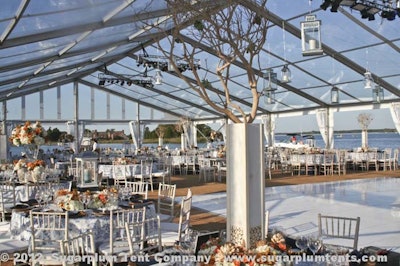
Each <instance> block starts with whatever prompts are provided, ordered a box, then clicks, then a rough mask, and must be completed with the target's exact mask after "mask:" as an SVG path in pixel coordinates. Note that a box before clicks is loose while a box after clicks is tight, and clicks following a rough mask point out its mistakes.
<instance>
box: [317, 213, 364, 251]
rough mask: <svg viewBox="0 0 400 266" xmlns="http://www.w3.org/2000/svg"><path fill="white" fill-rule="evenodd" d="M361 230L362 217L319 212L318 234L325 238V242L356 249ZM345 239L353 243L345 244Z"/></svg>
mask: <svg viewBox="0 0 400 266" xmlns="http://www.w3.org/2000/svg"><path fill="white" fill-rule="evenodd" d="M359 231H360V217H357V218H351V217H339V216H330V215H322V214H320V213H319V214H318V234H319V236H320V237H322V238H324V240H323V242H324V244H329V243H332V244H334V245H339V246H344V247H349V248H352V249H355V250H356V249H357V246H358V236H359ZM335 239H339V241H340V242H338V241H335ZM343 240H349V242H351V244H350V245H346V244H343V243H342V241H343Z"/></svg>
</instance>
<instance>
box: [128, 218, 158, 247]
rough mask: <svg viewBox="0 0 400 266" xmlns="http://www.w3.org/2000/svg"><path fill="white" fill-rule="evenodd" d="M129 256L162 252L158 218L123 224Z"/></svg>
mask: <svg viewBox="0 0 400 266" xmlns="http://www.w3.org/2000/svg"><path fill="white" fill-rule="evenodd" d="M125 231H126V235H127V236H128V244H129V253H130V255H140V254H144V253H146V254H149V253H150V254H151V253H153V252H155V253H157V252H160V251H162V242H161V228H160V217H159V216H156V217H152V218H148V219H144V220H139V221H135V222H130V223H125Z"/></svg>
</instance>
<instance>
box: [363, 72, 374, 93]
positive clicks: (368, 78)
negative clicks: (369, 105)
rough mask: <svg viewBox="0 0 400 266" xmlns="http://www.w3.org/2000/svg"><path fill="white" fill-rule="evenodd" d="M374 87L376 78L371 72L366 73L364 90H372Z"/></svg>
mask: <svg viewBox="0 0 400 266" xmlns="http://www.w3.org/2000/svg"><path fill="white" fill-rule="evenodd" d="M373 85H374V78H373V77H372V74H371V72H369V71H367V72H365V73H364V88H365V89H372V87H373Z"/></svg>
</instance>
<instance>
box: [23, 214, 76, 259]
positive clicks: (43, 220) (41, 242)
mask: <svg viewBox="0 0 400 266" xmlns="http://www.w3.org/2000/svg"><path fill="white" fill-rule="evenodd" d="M29 216H30V228H31V232H32V237H31V246H30V248H31V255H32V256H31V259H32V263H31V265H59V264H61V263H62V260H61V259H60V256H59V255H60V243H61V242H62V241H64V240H67V239H68V225H69V217H68V212H45V211H30V213H29Z"/></svg>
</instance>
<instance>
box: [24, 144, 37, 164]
mask: <svg viewBox="0 0 400 266" xmlns="http://www.w3.org/2000/svg"><path fill="white" fill-rule="evenodd" d="M24 148H25V153H26V154H27V156H28V157H29V159H35V160H36V159H37V158H38V154H39V145H36V144H26V145H24Z"/></svg>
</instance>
